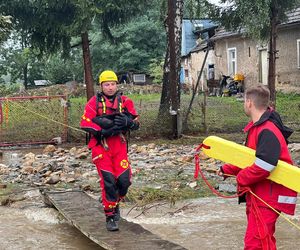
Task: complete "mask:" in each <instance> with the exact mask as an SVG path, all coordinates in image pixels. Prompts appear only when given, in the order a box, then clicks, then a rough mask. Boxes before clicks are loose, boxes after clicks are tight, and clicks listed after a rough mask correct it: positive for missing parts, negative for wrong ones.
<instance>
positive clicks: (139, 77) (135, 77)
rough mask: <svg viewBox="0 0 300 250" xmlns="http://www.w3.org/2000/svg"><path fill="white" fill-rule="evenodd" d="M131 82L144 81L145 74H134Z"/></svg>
mask: <svg viewBox="0 0 300 250" xmlns="http://www.w3.org/2000/svg"><path fill="white" fill-rule="evenodd" d="M133 82H146V75H145V74H134V75H133Z"/></svg>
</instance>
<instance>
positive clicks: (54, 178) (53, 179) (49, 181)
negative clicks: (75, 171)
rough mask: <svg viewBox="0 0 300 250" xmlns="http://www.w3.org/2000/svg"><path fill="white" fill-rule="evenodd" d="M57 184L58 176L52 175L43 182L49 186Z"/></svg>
mask: <svg viewBox="0 0 300 250" xmlns="http://www.w3.org/2000/svg"><path fill="white" fill-rule="evenodd" d="M58 182H60V177H59V176H58V175H53V176H51V177H49V178H47V179H46V180H45V183H46V184H51V185H53V184H56V183H58Z"/></svg>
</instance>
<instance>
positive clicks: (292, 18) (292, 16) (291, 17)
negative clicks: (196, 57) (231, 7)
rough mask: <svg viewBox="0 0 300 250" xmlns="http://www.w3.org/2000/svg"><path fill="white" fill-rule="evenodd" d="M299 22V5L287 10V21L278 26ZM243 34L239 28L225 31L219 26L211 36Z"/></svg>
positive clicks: (217, 37) (216, 38)
mask: <svg viewBox="0 0 300 250" xmlns="http://www.w3.org/2000/svg"><path fill="white" fill-rule="evenodd" d="M298 23H300V7H299V8H297V9H295V10H292V11H289V12H287V21H286V22H284V23H282V24H280V25H279V27H280V26H281V27H286V26H290V25H294V24H298ZM243 34H244V30H243V29H241V30H240V31H239V32H238V31H227V30H225V28H220V29H219V30H217V32H216V34H215V35H214V36H213V40H218V39H221V38H227V37H234V36H242V35H243Z"/></svg>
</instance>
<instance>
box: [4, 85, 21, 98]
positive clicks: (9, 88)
mask: <svg viewBox="0 0 300 250" xmlns="http://www.w3.org/2000/svg"><path fill="white" fill-rule="evenodd" d="M20 88H21V84H20V83H15V84H0V97H6V96H9V95H11V94H13V93H16V92H18V91H19V90H20Z"/></svg>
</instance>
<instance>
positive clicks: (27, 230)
mask: <svg viewBox="0 0 300 250" xmlns="http://www.w3.org/2000/svg"><path fill="white" fill-rule="evenodd" d="M30 151H32V149H31V150H30ZM36 151H39V149H37V150H36ZM14 153H16V154H18V152H17V151H16V152H10V153H9V154H4V155H3V159H4V160H5V161H6V163H8V162H9V161H11V160H12V161H14V160H15V156H12V154H14ZM36 153H37V152H36ZM16 158H17V157H16ZM3 159H2V160H3ZM0 163H1V159H0ZM27 195H28V196H29V197H30V199H28V200H29V201H28V200H27V201H26V203H24V204H22V202H18V203H16V205H14V204H13V206H12V207H1V206H0V250H2V249H5V250H6V249H8V250H10V249H78V250H81V249H83V250H85V249H87V250H88V249H91V250H93V249H100V248H99V247H98V246H97V245H95V244H94V243H93V242H91V241H90V240H89V239H87V238H86V237H85V236H84V235H83V234H81V233H80V232H79V231H78V230H77V229H75V228H74V227H73V226H72V225H69V224H68V223H67V222H65V221H64V220H63V219H62V217H61V216H60V215H59V214H58V212H57V211H56V210H54V209H51V208H46V207H44V205H43V203H42V202H41V199H40V197H38V196H39V194H38V192H35V191H33V192H32V193H31V192H28V193H27ZM34 197H35V198H34ZM299 202H300V199H299ZM151 206H152V208H151V209H148V210H144V211H143V209H132V210H131V208H130V207H122V210H121V214H122V217H124V218H126V219H128V220H129V221H133V222H135V223H139V224H141V225H142V226H143V227H145V228H146V229H148V230H149V231H151V232H153V233H154V234H157V235H158V236H160V237H161V238H163V239H165V240H169V241H172V242H174V243H177V244H179V245H182V246H183V247H185V248H187V249H191V250H196V249H197V250H198V249H200V250H201V249H203V250H215V249H220V250H221V249H232V250H238V249H243V236H244V231H245V227H246V218H245V206H244V205H238V204H237V201H236V199H230V200H225V199H219V198H202V199H197V200H191V201H185V202H182V203H177V204H176V206H175V207H174V206H173V207H170V205H159V204H157V206H153V205H152V204H151ZM299 210H300V204H299V205H298V209H297V213H296V216H294V217H292V218H293V222H295V223H296V224H297V225H299V226H300V212H299ZM129 211H130V213H129V214H127V213H128V212H129ZM142 212H143V213H142ZM289 218H290V217H289ZM99 223H101V222H99ZM121 230H122V229H121ZM276 239H277V248H278V249H284V250H285V249H286V250H290V249H300V247H299V246H300V230H299V229H296V228H295V227H293V226H292V225H290V224H289V223H287V222H286V221H285V220H284V219H282V218H280V219H279V221H278V223H277V229H276Z"/></svg>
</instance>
